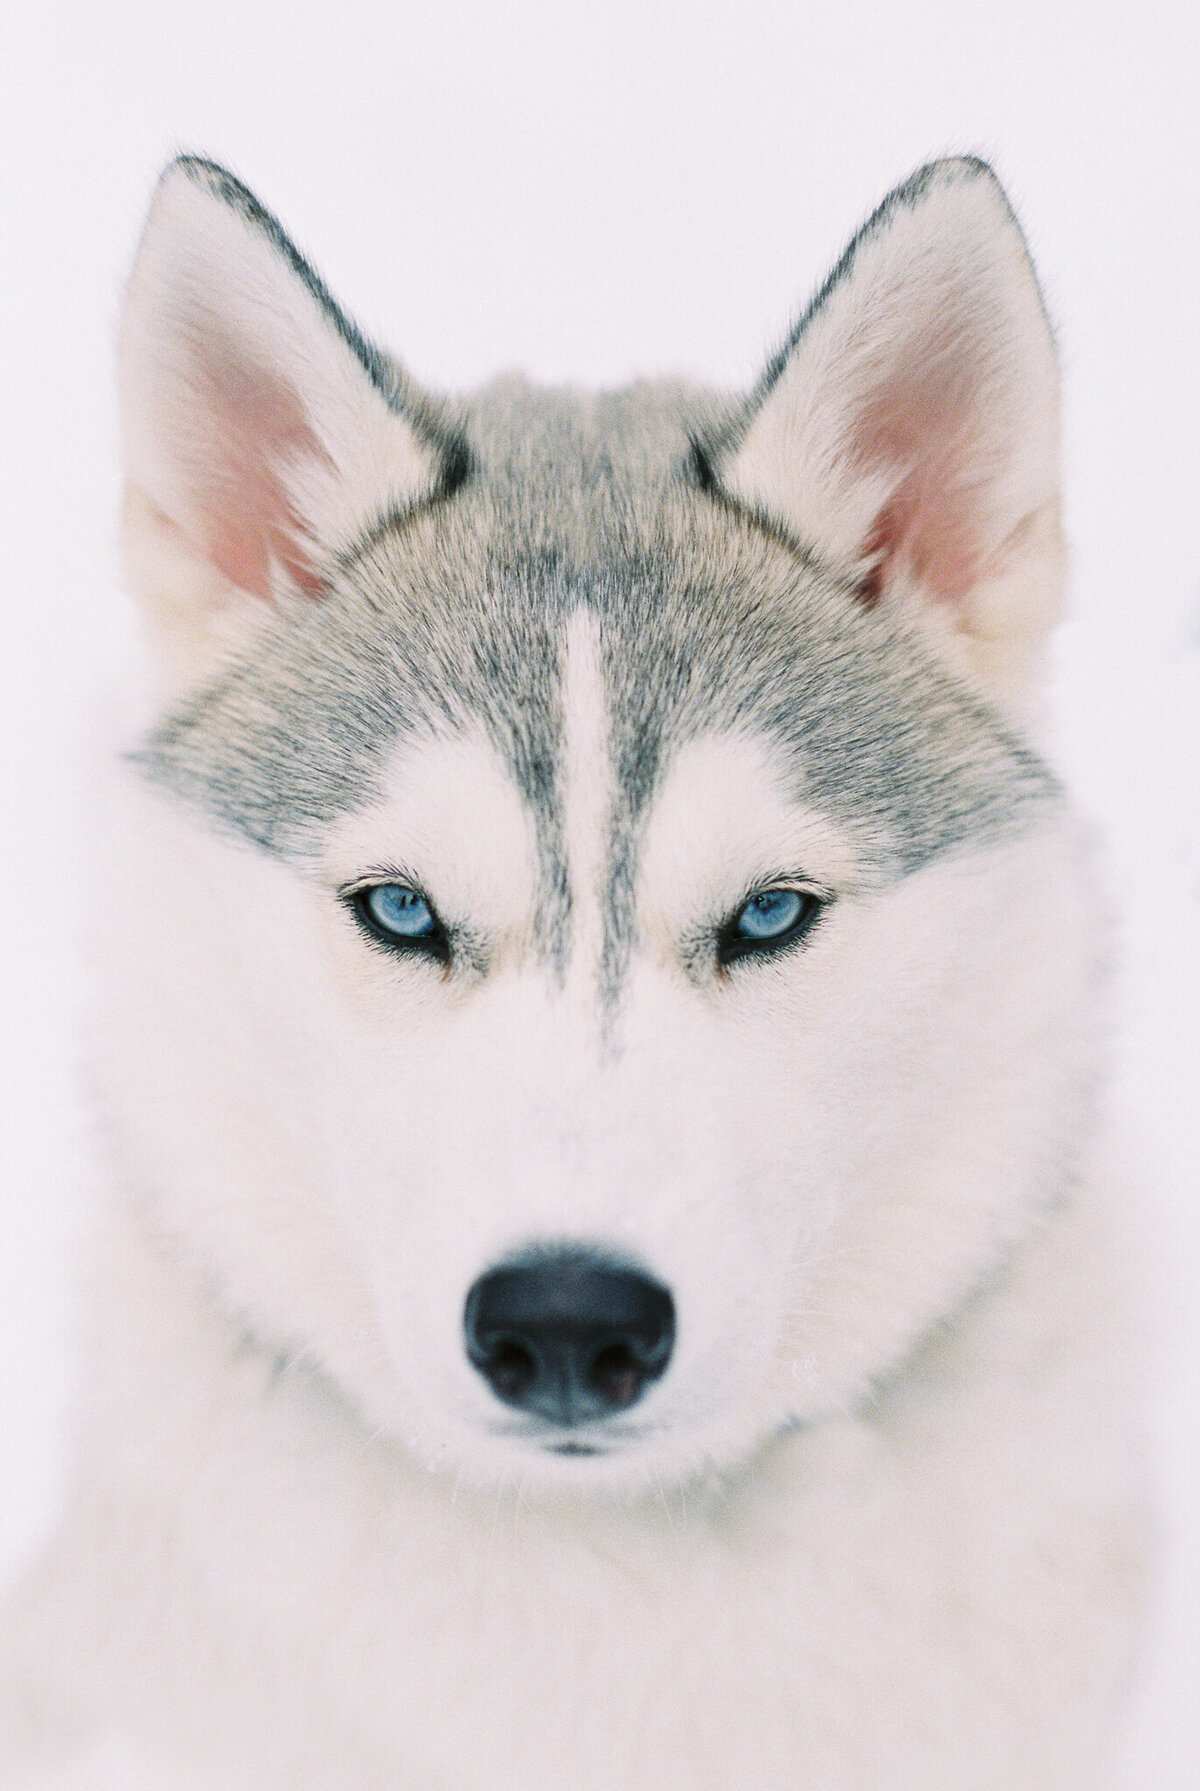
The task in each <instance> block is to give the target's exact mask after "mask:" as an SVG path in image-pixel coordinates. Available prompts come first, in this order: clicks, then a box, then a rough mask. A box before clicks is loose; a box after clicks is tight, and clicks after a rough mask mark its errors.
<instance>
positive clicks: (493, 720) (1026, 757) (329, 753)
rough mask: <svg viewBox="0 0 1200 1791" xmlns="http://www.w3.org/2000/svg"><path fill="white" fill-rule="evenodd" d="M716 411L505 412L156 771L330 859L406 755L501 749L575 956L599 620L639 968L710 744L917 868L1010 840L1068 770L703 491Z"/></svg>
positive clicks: (583, 406)
mask: <svg viewBox="0 0 1200 1791" xmlns="http://www.w3.org/2000/svg"><path fill="white" fill-rule="evenodd" d="M712 416H713V405H712V402H711V401H708V400H700V399H692V398H690V397H689V396H688V395H686V394H683V393H680V392H679V391H677V390H673V389H670V388H667V389H661V388H660V389H656V388H648V387H647V388H637V389H634V390H633V391H631V392H629V393H625V394H612V395H609V396H607V397H604V398H592V399H587V398H575V397H573V396H572V395H570V394H561V393H560V394H553V393H552V394H545V393H539V392H537V391H536V390H534V389H533V388H529V387H526V386H524V385H523V384H520V383H519V382H516V383H514V382H510V383H509V384H507V385H505V386H503V387H498V388H495V389H494V390H493V391H492V392H491V393H489V394H485V395H484V396H483V397H482V398H481V399H480V400H479V401H478V402H477V404H476V407H475V411H474V413H473V416H472V419H471V441H472V446H473V451H474V454H475V460H474V464H473V472H472V475H471V476H470V477H469V478H468V479H467V481H466V482H465V484H464V486H463V487H462V489H461V490H460V491H458V492H457V493H455V495H454V496H452V497H450V498H448V499H446V500H445V501H443V502H441V503H439V504H437V505H433V506H430V507H428V508H427V509H425V510H423V511H419V512H418V513H416V514H412V515H404V516H401V517H396V518H390V517H388V516H386V515H385V516H384V517H383V519H382V520H381V521H380V522H379V523H378V524H377V525H375V526H373V527H372V528H371V529H370V530H368V532H367V533H366V535H364V537H363V538H362V540H361V541H359V542H358V543H357V544H355V545H354V546H353V547H352V548H351V549H348V550H347V551H346V552H345V553H344V554H343V555H342V556H341V559H340V561H339V563H338V564H337V566H336V567H334V569H333V575H332V580H331V586H330V590H329V592H328V594H327V595H326V597H325V598H324V599H322V600H319V601H307V602H305V603H303V604H301V605H297V606H295V607H293V608H292V609H291V610H290V611H289V612H288V613H286V614H285V613H280V614H278V615H276V616H275V617H273V618H271V619H270V620H268V621H267V623H266V624H265V625H264V626H263V628H262V629H261V630H260V631H259V635H258V638H257V640H256V641H255V643H254V646H253V648H252V650H250V651H248V652H247V653H245V654H244V655H243V656H242V657H241V658H240V659H238V660H237V661H235V662H234V663H232V664H231V665H230V666H229V667H228V668H227V669H226V671H225V672H224V673H223V674H222V675H221V676H220V677H219V678H218V679H217V680H215V681H214V682H213V683H212V684H210V685H209V686H207V687H206V688H205V689H203V690H202V691H200V692H199V693H198V694H197V695H195V696H194V697H193V698H192V699H191V700H190V701H189V702H188V703H186V704H184V705H183V706H182V707H181V708H179V709H178V710H176V711H174V712H173V713H172V714H171V715H169V716H168V717H167V718H166V719H165V720H164V721H163V722H162V723H161V724H160V725H159V727H158V728H157V729H156V730H155V731H154V732H153V733H152V735H151V736H150V737H149V739H148V740H147V741H146V743H145V745H144V747H143V749H142V751H141V752H140V754H139V755H138V757H139V759H140V762H141V764H142V767H143V769H144V770H145V771H146V772H147V773H148V774H149V775H150V777H151V778H152V779H153V780H155V781H156V782H158V783H160V784H162V785H165V786H167V787H168V788H169V789H170V790H172V791H173V792H174V793H175V794H176V795H178V796H181V797H182V798H184V799H185V800H187V801H189V802H191V803H193V804H195V805H197V806H199V807H201V808H203V809H204V810H205V811H206V812H207V813H208V814H209V815H210V816H211V817H213V818H214V819H215V820H217V821H218V823H220V824H222V825H224V826H227V827H231V828H233V829H235V830H236V831H238V832H239V833H241V834H243V835H246V836H248V837H250V838H251V839H253V840H255V841H256V842H257V843H259V844H260V845H262V846H264V847H266V848H267V849H268V850H270V851H272V852H276V853H279V854H281V855H283V856H285V857H289V856H294V857H296V858H299V859H303V860H309V861H311V859H312V858H313V856H314V855H319V854H320V851H321V849H322V847H323V844H324V843H325V842H326V841H327V840H328V839H329V838H330V836H331V834H332V833H333V831H334V829H336V828H337V827H338V826H339V825H340V824H341V822H342V821H343V820H344V818H345V817H346V816H347V815H349V814H351V813H354V812H357V811H361V810H363V809H366V808H368V807H369V806H371V805H372V804H373V803H376V802H378V800H379V799H380V797H381V795H382V794H383V792H384V784H385V782H386V780H387V777H388V775H389V771H390V768H391V767H392V766H394V764H395V763H396V758H395V754H396V749H397V746H398V745H399V746H403V745H405V744H406V743H412V742H414V741H418V740H421V739H431V738H434V737H437V736H444V735H450V734H455V733H461V734H473V735H476V736H478V735H479V734H480V733H482V734H483V735H484V736H486V738H487V739H488V740H489V741H490V743H491V746H492V748H493V750H494V751H495V753H497V754H498V755H499V757H500V759H501V760H502V761H503V762H504V764H505V766H506V767H507V770H508V774H509V776H510V778H511V780H512V782H513V784H514V785H515V788H516V790H517V791H518V792H519V795H520V799H521V801H522V803H523V804H524V805H525V807H526V809H527V810H528V811H529V814H530V815H531V817H532V820H533V824H534V829H535V834H536V840H537V853H538V857H539V864H540V871H539V875H540V877H541V880H542V883H543V885H544V890H545V895H546V900H545V902H544V903H543V907H544V908H545V909H546V912H547V913H548V914H550V915H551V923H550V931H551V932H554V933H556V934H557V935H559V936H561V934H562V932H563V928H564V926H565V915H566V912H567V910H568V908H569V905H570V899H571V897H570V890H569V873H568V866H567V861H568V856H569V853H568V842H567V839H566V833H565V828H566V826H567V817H566V813H565V805H566V802H567V794H568V790H569V789H570V790H574V792H575V795H576V796H579V795H581V794H583V793H585V792H586V788H587V780H586V778H581V777H580V776H579V775H577V774H575V775H572V776H568V764H567V760H568V757H569V751H568V746H569V742H568V732H569V730H568V728H567V715H566V708H567V707H568V706H569V702H570V701H574V699H569V697H568V692H567V684H568V683H569V682H570V679H569V677H568V669H569V667H570V665H571V664H573V663H574V664H576V665H577V664H578V662H579V654H578V653H572V651H570V650H569V642H570V640H571V639H572V638H573V637H572V633H571V629H572V618H575V617H578V616H579V615H580V614H586V615H587V616H588V617H589V618H590V622H589V626H588V630H587V637H588V641H589V643H590V645H589V648H588V652H589V653H590V655H591V661H592V673H591V674H589V678H590V685H589V680H588V679H585V680H584V683H583V686H577V688H585V687H590V688H591V689H592V692H593V698H592V699H591V701H592V708H593V710H594V709H595V707H596V701H595V698H596V693H597V692H599V693H600V695H601V698H602V704H603V708H604V741H605V759H606V763H607V767H608V769H607V772H606V773H605V775H607V776H608V777H609V779H610V787H611V794H612V799H611V802H610V804H609V809H610V823H611V825H610V840H609V847H608V864H609V874H608V877H607V885H608V891H609V893H608V897H607V900H608V905H609V914H608V920H607V932H608V936H609V939H610V942H611V949H612V950H613V951H614V952H616V953H617V955H618V956H619V952H620V948H619V946H618V944H617V942H618V941H619V940H620V939H622V938H625V939H628V937H629V935H630V931H631V927H632V913H633V906H634V903H633V882H634V876H635V871H636V860H637V854H638V851H639V849H640V835H641V827H642V819H643V816H644V813H645V811H646V807H647V804H648V802H649V800H650V797H651V795H652V794H653V793H654V792H655V790H656V789H657V787H658V784H659V782H660V780H661V777H662V775H663V773H664V770H665V768H666V767H667V766H669V765H670V764H671V763H672V762H673V760H674V757H675V755H676V754H677V753H678V752H679V750H680V749H681V747H682V746H683V745H684V744H685V743H686V742H687V741H689V740H692V739H696V738H700V737H717V736H721V735H730V736H735V735H739V734H746V733H750V734H752V735H754V736H755V737H757V738H758V739H759V740H760V741H762V742H766V743H769V747H770V751H771V753H772V755H773V758H774V762H775V765H776V774H777V776H778V777H779V778H781V779H783V780H784V782H787V781H788V780H790V782H791V786H792V789H793V793H796V794H800V795H802V796H803V799H804V800H805V801H806V802H808V803H809V804H810V805H811V806H813V807H816V808H819V809H820V810H822V811H823V812H825V813H827V814H828V815H830V816H831V817H832V818H834V819H835V820H836V821H837V822H838V823H839V824H841V825H844V826H845V827H847V828H848V829H849V830H850V831H852V832H854V833H856V834H857V835H859V836H860V837H861V838H863V839H866V840H870V841H874V842H876V843H882V848H883V850H884V851H885V855H886V856H887V857H889V858H890V859H891V860H892V861H894V863H895V865H896V866H898V867H899V868H907V867H912V866H915V865H918V864H920V863H921V862H923V861H924V860H925V859H926V858H927V857H929V856H930V855H932V854H934V853H937V852H940V851H942V850H945V849H946V848H947V847H948V846H954V845H956V844H958V843H960V842H962V841H963V840H968V839H975V838H981V837H988V836H990V835H991V834H993V833H994V832H995V831H996V830H997V829H1005V828H1007V827H1009V826H1011V825H1012V824H1013V823H1014V820H1019V818H1020V815H1021V813H1022V811H1023V810H1024V809H1025V808H1026V807H1027V806H1028V805H1029V803H1030V802H1031V801H1032V802H1036V801H1038V800H1040V799H1041V798H1043V797H1045V796H1046V795H1047V793H1049V792H1050V791H1052V789H1053V787H1054V786H1053V782H1052V780H1051V779H1050V778H1049V776H1048V774H1047V773H1046V771H1045V768H1044V767H1043V766H1042V765H1041V764H1040V762H1039V761H1038V760H1036V758H1034V756H1033V755H1032V754H1030V753H1029V752H1027V751H1026V750H1025V749H1024V748H1023V747H1021V746H1020V745H1019V744H1018V743H1016V742H1015V741H1014V740H1013V739H1011V738H1010V737H1009V736H1008V735H1007V734H1006V733H1005V731H1004V729H1003V727H1002V726H1001V724H1000V723H999V722H998V720H997V719H996V717H994V716H993V715H991V713H990V712H989V711H988V710H987V708H986V706H985V705H984V704H983V703H982V702H980V701H979V700H978V699H976V698H973V697H972V696H971V695H970V694H969V693H967V692H966V691H964V690H963V689H962V688H961V687H959V686H957V685H956V684H955V682H954V680H953V679H952V678H951V677H950V676H949V675H948V674H946V673H945V672H944V671H942V670H941V668H939V667H938V666H937V665H935V664H934V663H933V662H932V661H931V660H930V659H929V658H928V656H924V655H922V653H921V652H920V650H919V649H918V648H916V647H915V645H914V643H912V642H911V641H909V640H908V639H906V637H905V636H904V634H903V632H902V631H901V630H898V629H897V628H896V627H895V626H894V625H893V624H891V623H890V622H889V620H888V618H886V617H881V616H879V615H876V614H868V613H865V612H863V611H862V610H861V609H860V608H859V607H858V606H857V605H856V604H855V602H854V601H853V597H852V595H851V594H849V593H848V592H847V591H846V590H845V589H844V588H842V586H841V585H840V584H839V583H838V582H837V581H836V580H835V579H834V578H833V577H832V576H831V575H830V574H829V573H827V572H826V571H824V570H823V569H822V567H821V566H820V565H819V563H817V562H815V561H814V560H813V559H812V558H811V556H809V555H807V554H805V553H804V551H803V550H800V549H797V548H796V547H795V546H794V545H791V544H789V543H787V542H786V541H783V540H781V539H780V538H778V537H777V536H775V535H774V534H772V532H771V531H769V530H767V529H765V528H763V527H762V526H761V525H760V524H758V522H757V521H756V519H755V518H754V517H752V516H747V515H745V514H743V513H741V512H739V511H738V510H737V509H736V507H731V506H730V505H728V504H727V503H725V502H724V501H723V500H720V499H719V498H717V497H715V496H714V495H713V494H711V493H710V492H707V491H706V490H704V489H703V488H702V486H701V485H700V484H699V483H698V482H697V480H696V479H695V477H694V476H692V475H691V474H689V470H688V469H689V465H690V464H691V461H690V456H691V448H690V441H691V437H692V434H693V433H694V432H696V431H699V430H700V429H701V428H702V426H708V425H711V421H712ZM573 675H574V674H572V676H573ZM576 706H577V704H576ZM593 719H594V718H593ZM592 732H593V734H595V732H596V730H595V728H594V727H593V729H592ZM577 771H578V767H576V772H577ZM571 806H572V809H573V810H575V809H576V808H577V804H576V803H575V802H574V801H573V802H572V805H571ZM551 911H554V912H553V913H552V914H551Z"/></svg>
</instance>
